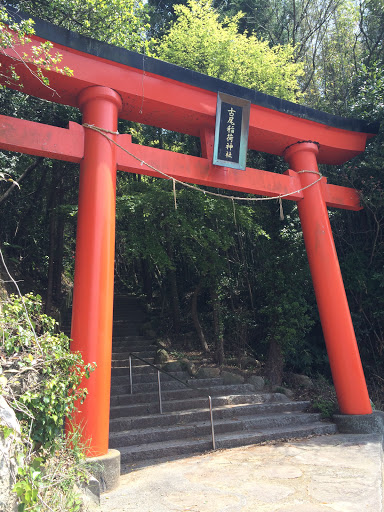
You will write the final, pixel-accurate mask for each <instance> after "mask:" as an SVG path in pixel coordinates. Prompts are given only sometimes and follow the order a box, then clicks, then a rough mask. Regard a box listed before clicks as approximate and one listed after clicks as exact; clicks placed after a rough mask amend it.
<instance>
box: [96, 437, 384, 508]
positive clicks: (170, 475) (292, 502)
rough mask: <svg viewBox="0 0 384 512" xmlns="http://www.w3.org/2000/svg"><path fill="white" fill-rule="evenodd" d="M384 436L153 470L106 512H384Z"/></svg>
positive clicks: (126, 479) (245, 452)
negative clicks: (383, 504) (383, 450)
mask: <svg viewBox="0 0 384 512" xmlns="http://www.w3.org/2000/svg"><path fill="white" fill-rule="evenodd" d="M382 459H383V456H382V437H381V436H379V435H376V434H370V435H341V434H338V435H333V436H322V437H313V438H311V439H307V440H302V441H290V442H286V443H278V444H269V445H263V446H247V447H242V448H233V449H229V450H222V451H217V452H211V453H207V454H205V455H200V456H195V457H190V458H184V459H179V460H175V461H171V462H164V463H160V464H156V465H153V466H147V467H144V468H141V469H137V470H136V471H133V472H131V473H127V474H125V475H123V476H122V477H121V483H120V486H119V488H118V489H116V490H115V491H112V492H110V493H106V494H103V495H102V498H101V504H102V506H101V508H102V511H103V512H112V511H113V512H117V511H118V512H128V511H129V512H255V511H256V512H326V511H328V512H329V511H338V512H363V511H367V512H384V511H383V508H382V501H383V500H382V488H383V471H382V469H383V468H382Z"/></svg>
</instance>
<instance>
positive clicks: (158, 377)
mask: <svg viewBox="0 0 384 512" xmlns="http://www.w3.org/2000/svg"><path fill="white" fill-rule="evenodd" d="M157 383H158V386H159V406H160V414H163V404H162V401H161V382H160V372H159V370H157Z"/></svg>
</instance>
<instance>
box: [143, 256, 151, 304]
mask: <svg viewBox="0 0 384 512" xmlns="http://www.w3.org/2000/svg"><path fill="white" fill-rule="evenodd" d="M141 274H142V277H143V292H144V294H145V296H146V297H147V301H148V302H149V303H151V302H152V274H151V272H150V270H149V263H148V260H147V259H146V258H142V259H141Z"/></svg>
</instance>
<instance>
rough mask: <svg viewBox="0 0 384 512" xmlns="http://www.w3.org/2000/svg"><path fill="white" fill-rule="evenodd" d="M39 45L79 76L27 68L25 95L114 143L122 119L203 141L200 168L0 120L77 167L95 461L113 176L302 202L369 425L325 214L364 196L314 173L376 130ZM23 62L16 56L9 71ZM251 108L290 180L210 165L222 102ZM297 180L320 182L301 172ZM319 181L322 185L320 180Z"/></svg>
mask: <svg viewBox="0 0 384 512" xmlns="http://www.w3.org/2000/svg"><path fill="white" fill-rule="evenodd" d="M35 28H36V32H37V34H39V35H38V36H32V43H31V44H30V45H29V47H27V48H23V52H24V51H26V53H28V52H31V51H32V48H31V46H32V45H34V44H38V43H39V42H40V41H42V40H49V41H52V42H53V43H54V51H59V52H60V53H61V54H62V55H63V62H64V64H65V65H66V66H68V67H69V68H71V69H72V70H73V72H74V76H73V77H68V76H65V75H61V74H58V73H55V72H46V75H47V76H48V78H49V80H50V86H51V87H52V88H53V89H54V90H55V91H56V92H57V94H55V95H53V94H52V90H51V89H49V88H47V87H45V86H44V85H43V84H42V83H41V82H40V81H39V80H38V79H37V78H36V77H34V76H33V75H32V74H31V73H30V71H29V70H28V68H27V67H26V66H25V65H24V64H23V63H21V62H20V63H19V64H17V65H16V71H17V73H18V74H19V75H20V77H21V81H22V83H23V85H24V87H23V92H25V93H27V94H30V95H33V96H37V97H40V98H44V99H47V100H49V101H54V102H57V103H62V104H65V105H72V106H76V107H78V108H80V110H81V111H82V114H83V122H84V123H87V124H90V125H94V126H96V127H100V128H101V129H103V130H108V131H110V132H116V130H117V121H118V118H119V117H120V118H123V119H129V120H131V121H136V122H140V123H143V124H148V125H152V126H157V127H161V128H164V129H168V130H173V131H177V132H181V133H186V134H190V135H194V136H197V137H200V140H201V146H202V153H203V154H202V158H198V157H193V156H188V155H182V154H178V153H173V152H170V151H164V150H160V149H155V148H151V147H145V146H141V145H137V144H132V142H131V136H130V135H119V134H117V133H116V134H113V133H109V134H108V136H109V137H111V138H112V139H113V140H114V141H116V142H118V143H119V144H120V145H121V146H123V147H124V148H126V149H127V150H129V152H130V153H132V154H133V155H136V156H137V157H138V160H137V159H135V158H134V157H132V156H131V155H129V154H127V153H125V152H124V151H122V150H121V149H120V148H117V147H116V146H115V145H114V144H112V143H111V142H110V141H109V140H107V139H106V138H105V137H104V136H103V135H102V134H100V133H98V132H96V131H94V130H91V129H89V128H86V127H84V126H81V125H78V124H76V123H72V122H71V123H69V128H68V129H63V128H57V127H53V126H47V125H44V124H40V123H35V122H31V121H25V120H21V119H16V118H11V117H6V116H0V148H2V149H5V150H11V151H18V152H23V153H28V154H31V155H38V156H44V157H49V158H54V159H58V160H67V161H70V162H77V163H80V191H79V211H78V227H77V244H76V262H75V285H74V297H73V315H72V331H71V337H72V339H73V343H72V346H71V348H72V350H75V351H76V350H79V351H80V352H81V353H82V355H83V358H84V360H85V362H96V363H97V370H96V371H95V372H94V373H93V374H92V375H91V377H90V379H89V380H88V381H87V382H86V387H87V388H88V390H89V394H88V397H87V400H86V401H85V403H84V404H83V405H82V406H80V409H79V411H78V413H77V416H76V421H77V422H78V423H79V424H82V426H83V427H84V431H83V436H84V438H85V439H88V440H89V439H91V446H90V449H89V455H91V456H99V455H104V454H106V453H107V451H108V434H109V401H110V377H111V352H112V321H113V318H112V315H113V284H114V245H115V184H116V169H118V170H121V171H128V172H134V173H139V174H146V175H150V176H155V177H161V176H160V175H159V174H158V173H157V172H156V171H154V170H153V168H151V167H148V166H147V165H145V163H143V162H146V163H148V164H150V165H151V166H153V167H155V168H158V169H160V170H162V171H164V172H166V173H167V174H168V175H169V176H171V177H173V178H176V179H178V180H181V181H184V182H189V183H195V184H199V185H206V186H214V187H218V188H223V189H230V190H235V191H240V192H247V193H252V194H262V195H266V196H272V197H277V196H279V195H285V194H286V195H287V196H286V197H285V198H286V199H290V200H293V201H296V202H297V205H298V210H299V215H300V219H301V223H302V229H303V234H304V240H305V245H306V249H307V253H308V259H309V265H310V270H311V274H312V279H313V284H314V289H315V294H316V299H317V304H318V308H319V313H320V318H321V323H322V327H323V332H324V338H325V341H326V345H327V350H328V355H329V360H330V365H331V370H332V375H333V380H334V384H335V388H336V392H337V397H338V402H339V407H340V410H341V412H342V413H343V414H347V415H356V414H371V413H372V409H371V405H370V400H369V397H368V392H367V387H366V383H365V378H364V374H363V370H362V366H361V362H360V356H359V352H358V348H357V343H356V338H355V334H354V329H353V325H352V321H351V316H350V311H349V307H348V303H347V299H346V295H345V290H344V285H343V281H342V277H341V273H340V268H339V263H338V259H337V255H336V250H335V245H334V241H333V237H332V232H331V227H330V223H329V218H328V213H327V206H332V207H336V208H345V209H349V210H359V209H361V206H360V203H359V196H358V193H357V192H356V191H355V190H353V189H349V188H345V187H340V186H335V185H329V184H327V179H326V178H323V179H321V180H320V181H318V182H317V183H316V184H314V185H313V186H310V187H309V188H306V189H305V190H301V191H299V192H298V190H300V189H303V188H304V187H306V186H307V185H311V183H313V182H315V181H317V180H318V175H317V174H315V173H318V167H317V164H318V163H327V164H341V163H343V162H345V161H347V160H349V159H350V158H352V157H354V156H356V155H358V154H359V153H361V152H363V151H364V149H365V145H366V141H367V139H368V138H370V137H372V136H373V135H374V134H375V133H377V127H376V126H369V125H368V124H366V123H364V122H362V121H357V120H351V119H343V118H339V117H336V116H331V115H328V114H324V113H322V112H318V111H315V110H312V109H308V108H305V107H302V106H300V105H296V104H293V103H290V102H287V101H284V100H279V99H277V98H273V97H271V96H268V95H265V94H261V93H258V92H255V91H251V90H248V89H245V88H242V87H239V86H236V85H233V84H229V83H226V82H222V81H220V80H217V79H214V78H210V77H207V76H204V75H201V74H199V73H195V72H192V71H189V70H185V69H182V68H179V67H177V66H174V65H171V64H167V63H164V62H161V61H158V60H156V59H151V58H148V57H145V56H143V55H139V54H136V53H133V52H129V51H127V50H124V49H121V48H116V47H112V46H110V45H107V44H104V43H100V42H98V41H94V40H92V39H89V38H86V37H83V36H79V35H78V34H75V33H73V32H70V31H67V30H65V29H62V28H59V27H55V26H53V25H51V24H49V23H46V22H42V21H41V20H36V24H35ZM14 59H16V60H17V59H18V55H17V53H15V51H14V50H12V49H8V50H6V51H4V52H3V54H2V55H1V56H0V62H1V63H2V64H3V65H5V66H7V65H9V64H15V60H14ZM218 91H220V92H224V93H227V94H230V95H233V96H238V97H242V98H245V99H249V100H250V101H251V103H252V105H251V115H250V127H249V140H248V147H249V148H250V149H255V150H259V151H264V152H268V153H272V154H275V155H282V156H284V158H285V159H286V161H287V162H288V164H289V166H290V169H289V170H288V171H286V172H285V173H284V174H283V175H279V174H275V173H272V172H265V171H262V170H257V169H250V168H247V169H246V171H245V172H244V171H239V170H234V169H229V168H225V167H218V166H215V165H213V164H212V154H213V139H214V127H215V114H216V97H217V92H218ZM301 171H312V172H303V173H301ZM313 171H314V172H315V173H314V172H313Z"/></svg>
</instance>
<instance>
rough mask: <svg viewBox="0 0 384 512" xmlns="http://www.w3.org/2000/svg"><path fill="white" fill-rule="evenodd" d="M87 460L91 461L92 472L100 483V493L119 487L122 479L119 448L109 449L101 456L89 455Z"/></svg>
mask: <svg viewBox="0 0 384 512" xmlns="http://www.w3.org/2000/svg"><path fill="white" fill-rule="evenodd" d="M87 462H90V463H91V465H92V468H91V469H90V472H91V473H92V475H93V476H94V477H95V478H96V479H97V480H98V482H99V484H100V490H99V493H103V492H108V491H112V490H113V489H116V487H118V485H119V481H120V452H119V451H118V450H108V453H107V454H106V455H100V456H99V457H88V458H87ZM96 492H97V491H96Z"/></svg>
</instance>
